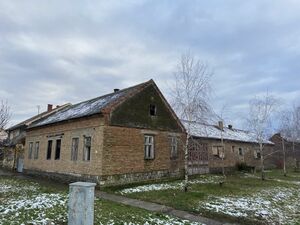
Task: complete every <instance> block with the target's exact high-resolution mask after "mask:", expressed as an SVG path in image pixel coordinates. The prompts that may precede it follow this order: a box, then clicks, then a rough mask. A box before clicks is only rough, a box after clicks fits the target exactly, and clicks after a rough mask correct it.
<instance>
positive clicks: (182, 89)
mask: <svg viewBox="0 0 300 225" xmlns="http://www.w3.org/2000/svg"><path fill="white" fill-rule="evenodd" d="M211 76H212V72H211V71H210V70H209V68H208V65H207V64H205V63H203V62H202V61H200V60H199V59H196V58H195V57H194V56H193V55H192V54H191V53H186V54H183V55H182V56H181V59H180V62H179V63H178V65H177V70H176V72H175V73H174V78H175V79H174V81H175V82H174V85H173V86H172V88H171V94H172V101H171V104H172V106H173V107H174V110H175V111H176V112H177V114H178V115H179V117H180V118H181V119H183V120H185V121H187V123H186V124H187V126H186V132H187V134H186V143H185V145H184V170H185V185H184V191H187V189H188V146H189V141H190V140H192V135H191V123H192V122H195V121H197V122H204V121H205V120H206V119H207V118H208V115H209V113H210V112H211V108H210V105H209V104H208V99H209V95H210V91H211V85H210V80H211Z"/></svg>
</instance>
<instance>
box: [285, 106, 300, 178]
mask: <svg viewBox="0 0 300 225" xmlns="http://www.w3.org/2000/svg"><path fill="white" fill-rule="evenodd" d="M280 134H281V139H282V149H283V154H284V155H283V167H284V175H285V176H286V168H285V167H286V157H285V156H286V147H285V140H287V141H289V142H292V151H293V157H294V164H295V165H294V167H295V169H296V170H297V158H296V151H295V142H298V141H299V138H300V106H294V107H293V108H292V109H291V110H285V111H282V112H281V116H280Z"/></svg>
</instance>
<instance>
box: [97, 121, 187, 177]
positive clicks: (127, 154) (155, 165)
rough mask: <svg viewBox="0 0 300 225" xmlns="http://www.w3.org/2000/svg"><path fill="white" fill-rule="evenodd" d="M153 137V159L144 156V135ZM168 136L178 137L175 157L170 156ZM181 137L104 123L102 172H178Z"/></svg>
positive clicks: (180, 162)
mask: <svg viewBox="0 0 300 225" xmlns="http://www.w3.org/2000/svg"><path fill="white" fill-rule="evenodd" d="M145 134H150V135H153V136H154V145H155V158H154V159H151V160H146V159H144V135H145ZM170 136H176V137H178V158H177V159H171V147H170ZM182 140H184V137H183V135H182V134H181V133H172V132H167V131H157V130H155V131H153V130H143V129H137V128H124V127H116V126H106V127H105V128H104V143H103V146H104V147H103V175H113V174H127V173H147V172H151V171H162V170H169V171H170V172H172V171H173V172H175V171H178V169H182V168H183V148H182V147H183V146H182V143H183V142H182Z"/></svg>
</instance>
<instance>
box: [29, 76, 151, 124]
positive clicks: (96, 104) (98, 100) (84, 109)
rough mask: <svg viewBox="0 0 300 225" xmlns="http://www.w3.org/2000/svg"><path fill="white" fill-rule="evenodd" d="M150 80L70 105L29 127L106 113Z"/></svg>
mask: <svg viewBox="0 0 300 225" xmlns="http://www.w3.org/2000/svg"><path fill="white" fill-rule="evenodd" d="M151 82H153V80H152V79H151V80H149V81H146V82H143V83H139V84H136V85H134V86H131V87H127V88H124V89H121V90H119V91H116V92H112V93H108V94H105V95H101V96H98V97H95V98H91V99H87V100H84V101H81V102H78V103H76V104H73V105H70V106H69V107H66V108H65V109H62V110H60V111H57V112H56V113H54V114H51V115H49V116H46V117H44V118H43V119H41V120H39V121H37V122H36V123H34V124H32V125H31V126H30V127H29V128H33V127H38V126H43V125H47V124H51V123H57V122H61V121H64V120H67V119H76V118H80V117H83V116H89V115H92V114H96V113H99V114H101V113H106V111H105V110H110V109H111V107H112V106H113V104H117V103H118V102H119V101H120V100H122V99H125V98H128V97H130V96H131V94H132V93H135V90H140V89H143V88H144V87H146V86H147V85H148V84H151ZM107 112H108V111H107Z"/></svg>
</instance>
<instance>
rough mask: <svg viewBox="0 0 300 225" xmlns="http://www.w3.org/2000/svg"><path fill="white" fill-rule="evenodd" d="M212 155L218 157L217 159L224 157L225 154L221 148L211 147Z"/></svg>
mask: <svg viewBox="0 0 300 225" xmlns="http://www.w3.org/2000/svg"><path fill="white" fill-rule="evenodd" d="M212 153H213V155H214V156H218V157H219V158H224V157H225V152H224V150H223V147H222V146H213V147H212Z"/></svg>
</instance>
